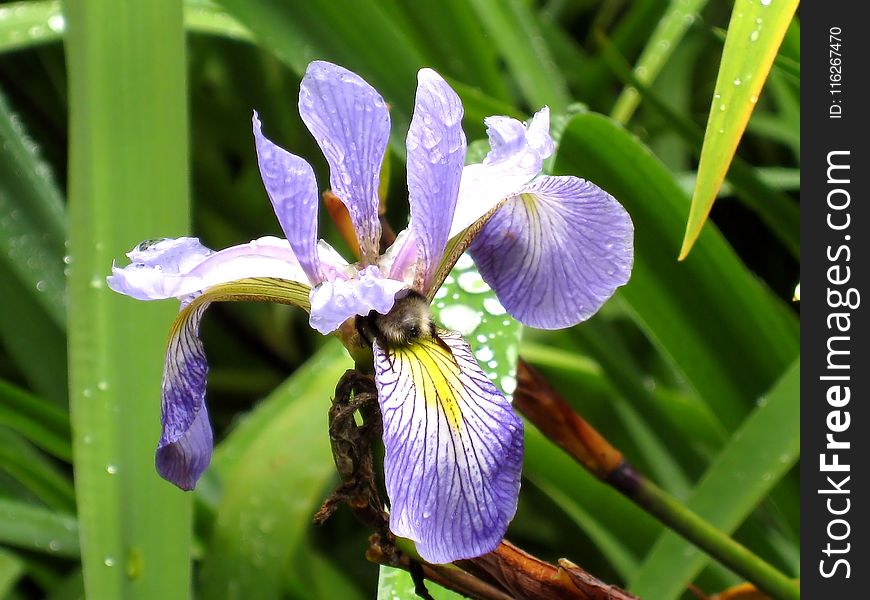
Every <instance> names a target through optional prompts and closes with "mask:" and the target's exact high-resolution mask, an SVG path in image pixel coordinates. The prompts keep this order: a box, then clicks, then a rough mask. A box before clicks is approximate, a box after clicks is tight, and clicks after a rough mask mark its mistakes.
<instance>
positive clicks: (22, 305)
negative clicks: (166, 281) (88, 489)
mask: <svg viewBox="0 0 870 600" xmlns="http://www.w3.org/2000/svg"><path fill="white" fill-rule="evenodd" d="M0 10H11V9H6V8H2V7H0ZM0 141H2V144H0V280H2V281H3V283H4V290H3V294H0V337H2V339H3V342H4V345H5V346H6V348H8V350H9V353H10V354H11V355H12V356H13V358H15V360H16V362H17V363H18V367H19V368H20V370H21V372H22V373H23V374H24V376H25V377H26V378H27V380H28V382H29V383H30V385H31V386H32V387H33V389H35V390H37V391H38V392H39V393H40V394H41V395H44V396H45V397H47V398H50V399H51V400H52V401H53V402H55V403H57V404H59V405H65V404H66V389H65V385H64V382H65V381H66V364H65V363H66V352H65V349H66V343H65V340H64V335H63V331H64V327H65V325H66V316H65V314H64V310H65V299H64V285H65V282H64V275H63V261H62V257H63V250H64V248H63V243H64V238H65V237H66V236H65V231H64V228H65V224H64V213H63V210H64V209H63V200H62V198H61V195H60V192H59V191H58V188H57V184H56V183H55V182H54V179H53V177H52V174H51V169H50V167H49V166H48V164H47V163H45V162H44V161H43V160H42V159H41V158H40V156H39V152H38V149H37V147H36V144H35V142H34V141H33V139H31V138H30V137H29V136H28V134H27V132H26V131H25V124H24V122H23V121H22V118H21V116H19V115H17V114H15V113H14V112H13V111H12V109H11V108H10V107H9V105H8V104H7V102H6V99H5V97H4V96H3V95H2V94H0Z"/></svg>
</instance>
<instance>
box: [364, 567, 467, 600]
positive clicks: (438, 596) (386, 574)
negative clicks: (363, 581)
mask: <svg viewBox="0 0 870 600" xmlns="http://www.w3.org/2000/svg"><path fill="white" fill-rule="evenodd" d="M426 589H427V590H429V593H430V594H431V595H432V598H433V599H434V600H461V599H462V598H464V597H465V596H461V595H459V594H457V593H455V592H451V591H450V590H447V589H444V588H443V587H441V586H440V585H438V584H436V583H432V582H431V581H427V582H426ZM415 598H419V596H417V594H416V592H415V591H414V582H413V580H412V579H411V575H410V573H408V572H407V571H402V570H401V569H394V568H393V567H386V566H383V565H382V566H381V570H380V574H379V577H378V596H377V600H414V599H415Z"/></svg>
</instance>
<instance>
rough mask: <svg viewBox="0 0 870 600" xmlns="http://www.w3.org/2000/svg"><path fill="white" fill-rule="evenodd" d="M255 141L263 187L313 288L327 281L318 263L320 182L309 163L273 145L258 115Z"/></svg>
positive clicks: (255, 118)
mask: <svg viewBox="0 0 870 600" xmlns="http://www.w3.org/2000/svg"><path fill="white" fill-rule="evenodd" d="M253 122H254V141H255V143H256V146H257V162H258V163H259V165H260V176H261V177H262V178H263V185H264V186H265V187H266V192H267V193H268V194H269V199H270V200H271V201H272V207H273V208H274V209H275V215H276V216H277V217H278V222H279V223H281V229H283V230H284V235H285V236H287V240H288V241H289V242H290V246H291V247H292V248H293V252H295V254H296V258H297V259H298V260H299V264H301V265H302V269H303V270H304V271H305V273H306V275H308V280H309V281H310V282H311V285H317V284H318V283H320V282H321V281H322V280H323V273H321V271H320V269H319V263H318V260H317V199H318V198H317V182H316V181H315V179H314V171H312V170H311V165H309V164H308V163H307V162H305V160H303V159H301V158H299V157H298V156H295V155H293V154H290V153H289V152H287V151H286V150H284V149H283V148H281V147H280V146H278V145H276V144H274V143H272V142H271V141H269V140H268V139H267V138H266V137H265V136H264V135H263V131H262V125H261V124H260V119H259V117H258V116H257V113H256V112H254V117H253Z"/></svg>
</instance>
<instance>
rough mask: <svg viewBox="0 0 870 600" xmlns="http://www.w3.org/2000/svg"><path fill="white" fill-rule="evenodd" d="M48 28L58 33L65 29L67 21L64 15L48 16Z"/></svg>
mask: <svg viewBox="0 0 870 600" xmlns="http://www.w3.org/2000/svg"><path fill="white" fill-rule="evenodd" d="M48 28H49V29H51V30H52V31H56V32H58V33H60V32H61V31H63V30H64V29H65V28H66V21H64V18H63V15H51V16H50V17H49V18H48Z"/></svg>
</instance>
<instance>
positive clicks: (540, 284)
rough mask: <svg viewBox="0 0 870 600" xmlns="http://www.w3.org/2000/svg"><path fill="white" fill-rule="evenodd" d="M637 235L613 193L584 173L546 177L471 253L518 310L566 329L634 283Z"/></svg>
mask: <svg viewBox="0 0 870 600" xmlns="http://www.w3.org/2000/svg"><path fill="white" fill-rule="evenodd" d="M633 238H634V227H633V226H632V223H631V218H630V217H629V216H628V213H627V212H625V209H624V208H622V206H621V205H620V204H619V202H617V201H616V200H615V199H614V198H613V196H611V195H610V194H608V193H607V192H605V191H604V190H602V189H601V188H599V187H598V186H596V185H594V184H592V183H589V182H588V181H585V180H583V179H578V178H577V177H542V178H540V179H537V180H536V181H534V182H532V183H530V184H529V185H527V186H526V187H525V188H523V190H522V191H521V193H520V194H518V195H517V196H516V197H515V198H511V199H510V200H508V201H507V202H506V203H505V204H504V205H503V206H502V207H501V208H499V209H498V211H496V213H495V215H493V217H492V218H491V219H490V220H489V222H488V223H487V224H486V226H485V227H484V228H483V230H482V231H481V233H480V234H478V236H477V238H476V239H475V240H474V242H473V243H472V245H471V255H472V256H473V257H474V260H475V262H476V263H477V268H478V270H479V271H480V274H481V276H483V279H484V280H485V281H486V282H487V283H488V284H489V285H490V286H491V287H492V288H493V290H495V293H496V295H498V298H499V300H500V301H501V303H502V305H504V307H505V308H506V309H507V311H508V312H509V313H510V314H511V315H513V316H514V317H515V318H516V319H517V320H519V321H521V322H522V323H524V324H526V325H529V326H532V327H538V328H541V329H559V328H562V327H568V326H570V325H574V324H576V323H579V322H580V321H583V320H585V319H588V318H589V317H590V316H592V315H593V314H594V313H595V312H596V311H597V310H598V309H599V308H600V307H601V305H602V304H604V302H605V300H607V299H608V298H610V296H611V295H613V292H614V291H615V290H616V288H618V287H619V286H621V285H623V284H625V283H626V282H627V281H628V278H629V276H630V275H631V266H632V262H633V258H634V250H633Z"/></svg>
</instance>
